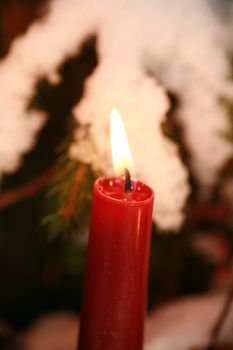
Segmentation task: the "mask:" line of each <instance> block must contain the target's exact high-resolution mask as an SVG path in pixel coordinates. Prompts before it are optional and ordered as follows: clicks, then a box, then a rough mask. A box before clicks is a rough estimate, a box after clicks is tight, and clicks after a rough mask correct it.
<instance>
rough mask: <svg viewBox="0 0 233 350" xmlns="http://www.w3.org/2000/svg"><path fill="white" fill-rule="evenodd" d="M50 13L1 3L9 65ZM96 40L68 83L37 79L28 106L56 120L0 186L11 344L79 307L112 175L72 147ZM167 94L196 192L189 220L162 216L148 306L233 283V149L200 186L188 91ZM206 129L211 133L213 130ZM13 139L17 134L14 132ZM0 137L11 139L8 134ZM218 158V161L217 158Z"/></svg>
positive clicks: (225, 15) (223, 14)
mask: <svg viewBox="0 0 233 350" xmlns="http://www.w3.org/2000/svg"><path fill="white" fill-rule="evenodd" d="M54 4H55V1H54ZM67 6H69V2H67ZM212 6H213V7H212V9H211V11H213V12H214V13H215V16H216V17H217V18H219V21H222V19H224V20H223V22H224V21H226V19H227V21H229V22H230V19H229V13H230V12H229V9H231V2H230V1H223V2H222V4H220V1H219V2H218V1H215V2H213V3H212ZM47 11H48V2H47V1H46V0H21V1H17V0H7V1H6V0H5V1H4V0H1V1H0V17H1V22H0V23H1V25H0V54H1V62H4V60H5V59H7V57H9V55H11V57H13V56H14V52H16V51H14V50H12V49H11V45H12V43H13V42H14V40H15V39H17V38H21V37H22V36H23V35H25V33H27V30H28V28H29V27H30V25H31V24H32V23H33V22H35V21H37V20H39V19H41V18H42V19H43V18H44V16H46V13H47ZM206 26H207V27H208V17H207V18H206ZM216 28H217V29H218V27H217V26H216ZM230 28H231V24H229V27H228V29H227V31H226V32H228V33H229V32H230V30H231V29H230ZM232 28H233V27H232ZM217 29H216V30H217ZM203 35H204V34H203ZM221 35H222V34H221ZM97 37H98V35H94V34H93V35H89V36H88V37H87V38H85V40H82V44H81V48H80V49H79V50H78V53H77V52H76V53H75V54H73V55H71V54H69V55H68V56H67V57H66V59H64V60H63V61H62V63H61V64H60V65H59V69H58V71H59V75H60V77H62V79H60V80H59V81H57V82H56V84H54V83H53V82H51V79H48V77H46V75H45V74H43V75H42V76H40V77H39V78H38V79H37V80H36V83H35V84H34V86H35V89H34V92H33V93H32V94H31V99H30V101H28V106H27V108H29V109H31V110H36V111H40V112H44V111H45V112H46V114H47V116H48V119H47V122H46V123H44V126H43V127H42V128H41V131H40V132H39V133H38V135H37V137H35V140H34V142H33V147H31V149H28V150H27V152H26V151H24V152H23V153H24V155H23V159H22V161H21V164H20V166H17V167H15V168H14V170H11V171H5V169H4V167H3V171H2V178H1V189H0V322H1V324H2V325H4V327H3V326H2V328H1V327H0V340H1V342H2V343H0V344H1V346H2V348H4V346H6V345H7V344H9V343H10V340H11V331H10V330H14V331H15V332H21V331H23V330H25V329H27V328H28V327H29V326H30V325H31V324H32V323H33V322H34V321H35V320H36V319H37V318H38V317H40V316H41V315H43V314H47V313H53V312H58V311H63V310H66V311H70V312H72V313H77V314H78V313H79V311H80V305H81V295H82V285H83V275H84V267H85V259H86V249H87V235H88V221H89V215H90V207H91V191H92V185H93V181H94V179H95V178H96V177H97V176H98V175H99V174H100V173H103V171H102V169H100V171H99V170H98V169H96V168H95V167H94V168H93V167H92V166H91V164H90V162H89V163H86V164H85V162H82V160H80V159H78V160H74V159H71V160H70V159H68V156H67V152H66V151H67V149H68V145H69V144H70V142H71V139H72V137H73V136H72V135H73V133H74V130H75V128H76V127H77V125H76V124H77V123H76V121H75V120H74V118H73V117H72V113H73V112H72V108H73V106H75V105H76V104H78V103H79V101H80V100H81V99H82V98H83V95H84V84H85V81H86V80H87V78H88V77H90V76H91V75H92V73H93V72H94V71H95V69H96V67H97V66H98V62H99V55H98V49H97V48H98V44H97V43H98V38H97ZM191 40H192V39H191V38H190V41H191ZM226 41H227V44H226V47H227V49H226V54H225V55H227V60H228V64H229V67H231V69H233V65H232V64H231V61H232V59H231V58H232V56H231V48H230V44H229V41H228V39H227V40H226ZM227 45H228V46H227ZM52 50H53V49H52V47H51V51H52ZM15 58H16V59H17V56H15ZM28 60H29V61H30V57H28ZM25 64H26V63H25ZM205 64H206V65H208V62H206V63H205ZM186 68H187V67H186ZM187 69H188V68H187ZM184 72H185V69H184ZM150 74H152V73H150ZM184 74H185V73H184ZM231 74H232V71H231ZM1 75H4V66H3V67H2V68H1V67H0V79H1ZM231 77H232V76H231ZM55 78H56V77H55ZM229 79H230V77H229ZM0 83H1V81H0ZM12 84H13V85H14V79H13V80H12ZM171 86H172V84H171ZM207 86H208V84H207ZM3 88H4V87H3ZM12 94H13V92H12ZM229 96H230V97H229ZM229 96H227V98H222V99H221V101H220V102H219V103H220V104H224V108H225V109H226V110H227V115H228V117H229V118H228V121H229V123H228V129H227V135H226V138H227V140H228V141H227V142H229V145H230V144H231V146H229V149H231V147H232V144H233V141H232V140H233V138H232V135H233V107H232V101H231V95H230V93H229ZM166 98H167V100H168V101H169V108H167V111H166V113H165V114H166V119H164V120H163V122H162V125H161V126H162V132H163V134H164V135H165V136H164V137H167V138H169V139H170V140H171V141H172V142H175V143H176V144H177V145H178V149H179V159H181V161H182V164H185V168H186V169H187V174H188V175H187V183H188V186H189V191H188V192H187V193H189V194H188V195H186V200H185V203H184V205H183V208H182V213H183V214H182V215H184V218H183V222H182V224H180V225H178V226H179V227H178V226H177V227H178V228H177V227H176V229H175V233H174V232H172V231H173V230H172V229H170V228H168V229H163V228H161V227H160V225H158V224H157V223H156V220H155V223H154V224H153V233H152V246H151V260H150V277H149V300H148V310H149V311H152V310H153V309H154V308H158V307H160V306H161V305H164V304H166V303H168V302H171V301H172V300H174V299H176V298H182V297H184V296H190V295H196V294H200V293H207V292H210V291H211V292H212V291H220V292H221V291H223V292H224V291H226V290H228V289H229V288H230V287H231V284H232V279H233V270H232V269H233V260H232V252H233V251H232V250H233V220H232V213H233V182H232V173H233V166H232V164H233V163H232V160H233V158H232V154H230V152H229V156H228V157H226V161H225V162H224V164H222V166H221V167H220V166H219V165H217V167H218V171H219V173H218V174H219V175H218V179H217V180H216V181H215V182H214V183H212V188H211V192H210V193H209V194H208V195H206V194H205V191H203V190H200V189H201V188H202V189H203V183H202V185H200V182H199V180H198V176H196V173H195V171H194V170H193V169H194V168H193V167H192V164H190V159H191V158H192V154H191V152H190V149H189V148H188V147H187V144H186V143H185V140H186V139H187V138H188V137H189V136H188V133H187V134H186V129H185V127H184V125H182V123H181V120H180V119H179V118H177V111H179V108H180V104H182V102H183V100H182V94H181V96H180V95H179V91H176V90H175V88H170V87H168V88H167V89H166ZM219 98H220V97H219ZM0 99H1V96H0ZM179 113H180V112H179ZM4 118H7V115H6V116H4V115H3V114H1V115H0V138H1V137H3V136H1V135H3V133H2V134H1V123H2V124H4ZM190 118H191V117H190ZM194 125H195V123H194ZM193 127H195V126H193ZM9 131H10V128H9ZM29 132H30V131H28V133H29ZM205 132H206V133H207V134H208V129H206V130H205ZM209 132H211V131H209ZM207 134H206V135H207ZM11 137H14V136H11V135H10V134H9V138H11ZM206 137H207V136H206ZM220 137H223V136H222V135H221V136H220ZM224 137H225V135H224ZM0 142H1V143H2V144H4V142H5V141H4V139H3V138H2V141H0ZM198 142H199V140H198V139H196V143H198ZM5 144H6V143H5ZM7 147H11V146H8V145H7V146H6V148H7ZM203 147H205V146H203ZM6 154H7V152H6ZM0 157H2V159H3V158H4V157H5V154H4V148H2V149H1V148H0ZM209 157H210V158H211V157H212V158H214V157H215V154H209ZM12 169H13V168H12ZM151 171H152V172H153V168H152V169H151ZM170 176H171V177H172V175H170ZM158 182H159V181H158ZM203 193H204V194H203ZM155 194H156V189H155ZM1 329H2V330H1ZM232 332H233V328H232Z"/></svg>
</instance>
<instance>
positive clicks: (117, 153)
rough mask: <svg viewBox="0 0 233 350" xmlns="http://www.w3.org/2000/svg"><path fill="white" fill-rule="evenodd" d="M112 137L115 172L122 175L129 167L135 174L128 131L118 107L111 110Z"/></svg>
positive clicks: (132, 174)
mask: <svg viewBox="0 0 233 350" xmlns="http://www.w3.org/2000/svg"><path fill="white" fill-rule="evenodd" d="M110 137H111V148H112V160H113V167H114V171H115V174H116V175H117V176H122V175H123V174H124V173H125V169H128V170H129V172H130V174H131V176H134V174H135V170H134V164H133V160H132V156H131V152H130V148H129V143H128V139H127V135H126V131H125V128H124V124H123V121H122V119H121V116H120V114H119V112H118V111H117V109H116V108H113V109H112V112H111V122H110Z"/></svg>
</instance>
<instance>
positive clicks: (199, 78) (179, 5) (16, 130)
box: [0, 0, 233, 229]
mask: <svg viewBox="0 0 233 350" xmlns="http://www.w3.org/2000/svg"><path fill="white" fill-rule="evenodd" d="M90 9H91V11H90ZM92 33H96V34H97V36H98V47H97V50H98V55H99V65H98V67H97V69H96V70H95V71H94V73H93V74H92V76H91V77H90V78H89V79H88V81H87V83H86V89H85V95H84V97H83V100H82V101H81V103H80V105H78V106H75V107H74V116H75V118H76V119H77V121H78V122H79V123H80V124H81V127H80V128H79V130H77V132H76V133H75V135H76V142H75V143H74V144H73V145H71V149H70V156H71V157H72V158H76V159H81V160H82V161H85V162H90V163H91V164H92V166H93V167H94V168H98V169H100V170H102V171H104V172H106V173H109V169H110V150H109V138H108V129H109V114H110V110H111V108H112V107H116V108H118V110H119V112H120V113H121V115H122V117H123V119H124V122H125V125H126V129H127V133H128V135H129V142H130V145H131V148H132V154H133V158H134V160H135V164H136V169H137V176H138V178H140V179H142V180H144V181H145V182H147V183H148V184H150V185H151V186H152V187H153V188H154V190H155V198H156V204H155V210H154V218H155V220H156V222H157V223H158V225H159V226H160V227H161V228H163V229H177V228H179V226H180V225H181V223H182V220H183V217H184V215H183V213H182V208H183V206H184V204H185V201H186V199H187V196H188V194H189V186H188V174H187V170H186V168H185V166H184V165H183V164H182V162H181V160H180V158H179V154H178V149H177V146H176V145H175V144H174V143H173V142H171V141H170V140H168V139H167V138H165V137H164V136H163V134H162V132H161V122H162V121H163V120H164V119H165V114H166V111H167V110H168V108H169V101H168V100H167V98H166V90H167V89H169V90H171V91H173V92H174V93H176V94H177V95H178V96H179V100H180V107H179V109H178V111H177V116H178V118H179V121H180V123H181V125H182V126H183V130H184V138H185V142H186V145H187V148H188V150H189V152H190V159H191V160H190V161H191V167H192V169H193V172H194V174H195V175H196V178H197V180H198V181H199V182H200V184H201V185H202V186H203V188H210V187H211V186H212V185H213V184H214V183H215V181H216V179H217V175H218V171H219V168H220V167H221V166H222V165H223V164H224V162H225V161H226V160H227V159H228V158H229V157H230V155H232V146H230V145H229V144H228V143H227V142H226V141H225V140H224V138H223V137H222V134H223V133H224V132H225V131H226V130H227V129H228V125H227V118H226V111H225V110H224V108H223V107H222V106H221V105H220V104H219V102H218V99H219V97H222V96H224V97H229V98H230V97H232V91H233V90H232V84H231V83H230V81H229V80H228V76H229V75H230V65H229V63H228V58H227V57H228V56H227V45H228V40H227V39H229V35H227V28H225V26H224V24H223V22H221V20H220V18H219V19H218V18H217V17H216V16H215V14H214V13H213V12H212V9H211V7H210V6H209V4H208V0H192V1H186V0H179V1H178V0H177V1H174V0H154V1H150V0H147V1H145V0H138V1H135V0H119V1H116V2H109V1H107V0H103V1H101V3H99V2H98V3H97V2H95V1H92V0H70V1H69V2H67V1H66V0H52V1H51V3H50V8H49V14H48V16H47V17H46V18H45V19H43V21H40V22H37V23H35V24H33V25H32V26H31V27H30V29H29V30H28V32H27V33H26V35H24V36H23V37H21V38H18V39H17V40H15V42H14V43H13V45H12V48H11V50H10V53H9V55H8V57H7V58H6V59H5V60H4V61H3V62H2V63H1V64H0V94H1V103H0V115H1V122H0V172H11V171H14V170H15V169H16V168H17V166H18V165H19V163H20V159H21V156H22V154H23V153H25V152H26V151H28V150H29V149H30V148H31V147H32V146H33V143H34V140H35V136H36V134H37V132H38V130H39V129H40V128H41V126H42V124H43V122H44V120H45V115H42V114H38V113H35V112H33V113H32V112H31V113H30V114H31V115H28V114H29V113H27V112H26V111H25V109H26V106H27V103H28V100H29V99H30V97H31V95H32V94H33V88H34V86H35V82H36V80H37V79H38V77H39V76H42V75H47V76H49V77H50V79H51V81H52V80H53V79H54V77H55V78H56V79H57V78H58V77H57V76H56V71H57V68H58V66H59V64H61V62H62V61H63V60H64V59H65V58H66V57H67V56H69V55H72V54H74V53H75V52H77V49H78V48H79V47H80V46H81V44H82V42H83V40H84V39H85V38H86V37H87V36H88V35H89V34H92ZM148 72H150V74H148ZM56 79H55V80H56ZM87 126H88V134H86V127H87Z"/></svg>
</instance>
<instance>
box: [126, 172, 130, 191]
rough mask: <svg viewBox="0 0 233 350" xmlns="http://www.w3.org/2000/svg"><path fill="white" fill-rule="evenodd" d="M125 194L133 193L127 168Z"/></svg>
mask: <svg viewBox="0 0 233 350" xmlns="http://www.w3.org/2000/svg"><path fill="white" fill-rule="evenodd" d="M125 192H131V177H130V172H129V170H128V169H127V168H125Z"/></svg>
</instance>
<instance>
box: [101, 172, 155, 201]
mask: <svg viewBox="0 0 233 350" xmlns="http://www.w3.org/2000/svg"><path fill="white" fill-rule="evenodd" d="M94 188H95V190H96V191H97V192H98V193H99V194H100V195H102V196H103V197H105V199H106V200H109V201H114V202H115V203H118V204H121V205H128V206H143V205H146V204H148V203H150V202H151V201H153V198H154V192H153V190H152V189H151V188H150V187H149V186H147V185H146V184H144V183H143V182H141V181H135V180H132V191H130V192H125V190H124V189H125V180H124V179H120V178H116V177H109V178H107V177H102V178H99V179H97V180H96V182H95V186H94Z"/></svg>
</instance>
